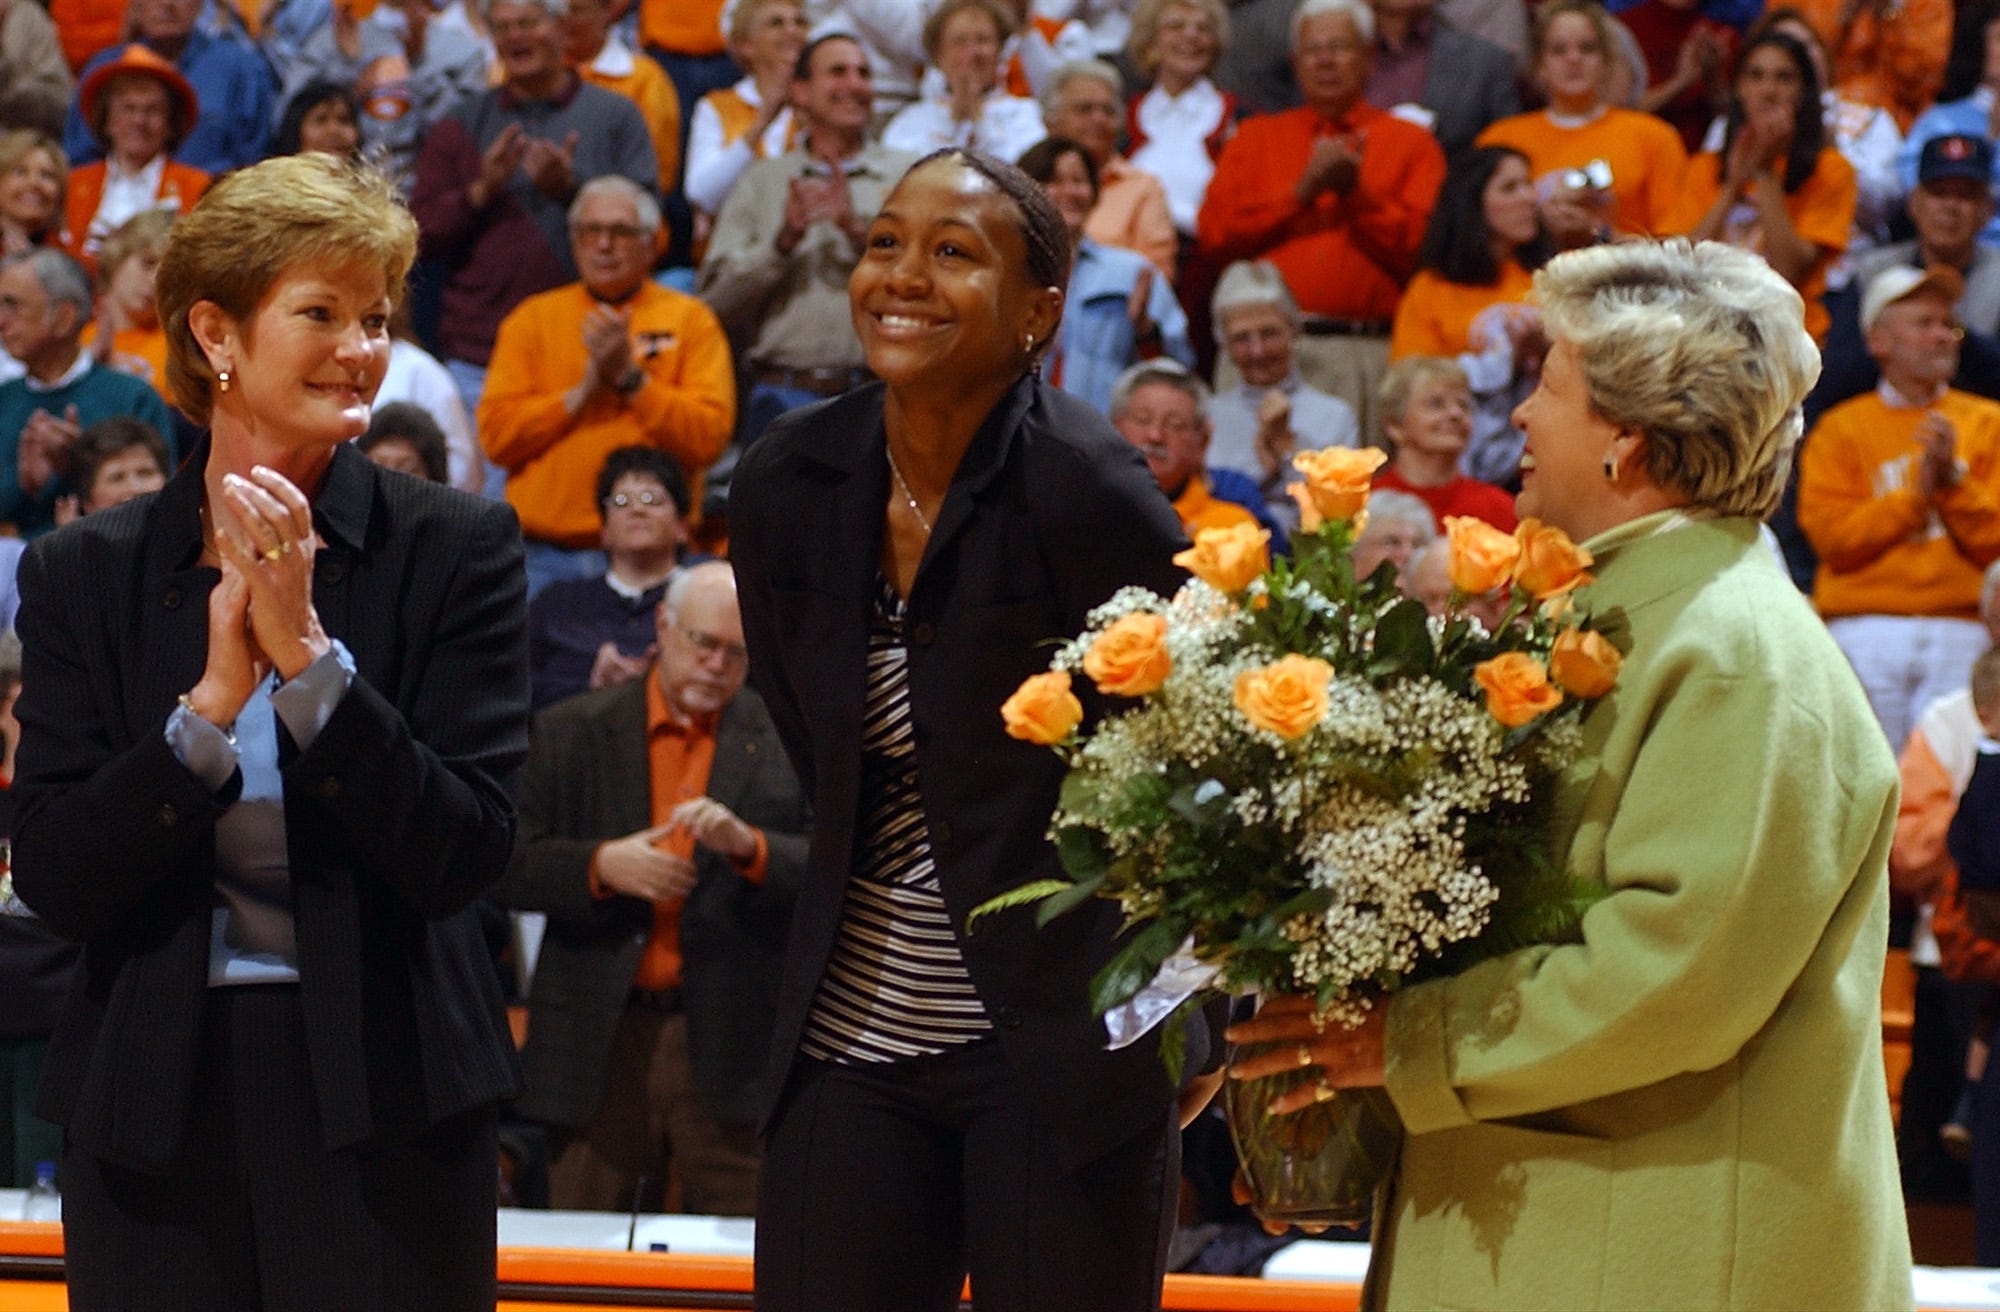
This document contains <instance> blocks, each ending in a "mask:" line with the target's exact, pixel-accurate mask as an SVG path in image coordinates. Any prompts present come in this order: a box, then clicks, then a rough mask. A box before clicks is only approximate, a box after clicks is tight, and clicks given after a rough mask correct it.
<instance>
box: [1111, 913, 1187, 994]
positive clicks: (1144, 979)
mask: <svg viewBox="0 0 2000 1312" xmlns="http://www.w3.org/2000/svg"><path fill="white" fill-rule="evenodd" d="M1185 937H1186V933H1185V932H1184V931H1183V930H1181V929H1180V928H1178V927H1177V926H1175V925H1173V924H1172V923H1170V922H1168V921H1165V920H1155V921H1154V922H1152V923H1151V924H1150V925H1147V926H1146V927H1145V928H1144V929H1142V930H1140V931H1139V932H1138V933H1137V934H1134V935H1133V936H1132V937H1131V939H1129V940H1128V941H1127V942H1126V944H1125V946H1124V947H1122V948H1120V949H1119V950H1118V952H1117V955H1115V956H1113V957H1112V958H1111V960H1109V961H1107V962H1105V963H1104V969H1102V970H1100V971H1098V972H1097V974H1096V975H1095V976H1094V977H1093V978H1092V979H1091V981H1090V1008H1091V1011H1092V1012H1093V1013H1095V1014H1096V1015H1099V1016H1102V1015H1103V1014H1104V1013H1105V1012H1107V1011H1110V1010H1111V1009H1112V1008H1113V1007H1116V1006H1118V1005H1120V1004H1121V1003H1125V1002H1130V1001H1131V1000H1132V995H1133V994H1135V993H1137V992H1138V991H1139V990H1140V989H1143V988H1145V987H1146V985H1148V984H1150V983H1152V982H1153V976H1155V975H1157V974H1159V973H1160V963H1161V962H1163V961H1165V960H1166V959H1167V958H1168V957H1169V956H1171V955H1173V951H1174V949H1175V948H1177V947H1179V946H1180V942H1181V939H1183V938H1185Z"/></svg>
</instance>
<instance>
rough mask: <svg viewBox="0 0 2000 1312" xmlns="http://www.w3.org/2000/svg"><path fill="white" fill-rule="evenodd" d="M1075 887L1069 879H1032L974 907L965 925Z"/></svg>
mask: <svg viewBox="0 0 2000 1312" xmlns="http://www.w3.org/2000/svg"><path fill="white" fill-rule="evenodd" d="M1075 887H1076V885H1074V884H1072V883H1070V882H1069V881H1068V880H1067V879H1036V880H1031V881H1029V882H1028V883H1025V884H1022V885H1021V886H1020V887H1019V888H1010V889H1008V890H1007V891H1006V892H1004V893H999V894H996V895H994V896H993V897H989V898H987V899H986V900H985V901H984V902H981V903H980V904H979V905H978V906H976V907H974V908H972V910H971V911H969V912H967V913H966V917H965V927H966V928H967V929H970V928H972V924H973V922H974V921H976V920H978V919H980V918H981V917H982V916H987V915H991V914H992V913H993V912H995V911H1006V910H1008V909H1009V908H1011V907H1024V906H1027V905H1029V904H1030V903H1033V902H1039V901H1041V900H1042V899H1043V898H1046V897H1054V896H1055V895H1056V894H1058V893H1065V892H1068V891H1069V890H1070V889H1072V888H1075Z"/></svg>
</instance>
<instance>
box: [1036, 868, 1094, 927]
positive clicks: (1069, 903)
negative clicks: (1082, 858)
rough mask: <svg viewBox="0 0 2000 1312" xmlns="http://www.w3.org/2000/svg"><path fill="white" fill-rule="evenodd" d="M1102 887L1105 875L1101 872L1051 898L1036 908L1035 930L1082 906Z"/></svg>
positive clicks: (1081, 880) (1080, 880)
mask: <svg viewBox="0 0 2000 1312" xmlns="http://www.w3.org/2000/svg"><path fill="white" fill-rule="evenodd" d="M1102 887H1104V873H1103V872H1102V871H1099V872H1098V873H1097V874H1095V875H1092V876H1091V877H1090V878H1088V879H1079V880H1078V881H1077V882H1076V883H1074V884H1071V885H1070V886H1069V887H1068V888H1066V889H1064V890H1062V891H1061V892H1060V893H1056V894H1054V895H1052V896H1050V897H1049V898H1047V899H1046V900H1045V901H1043V903H1042V904H1041V905H1040V906H1039V907H1036V908H1035V928H1036V929H1040V928H1042V927H1043V926H1045V925H1047V924H1048V923H1049V922H1050V921H1051V920H1054V919H1055V918H1056V917H1057V916H1060V915H1062V914H1063V913H1064V912H1066V911H1069V910H1071V909H1073V908H1075V907H1079V906H1082V905H1083V904H1084V903H1085V902H1088V901H1089V900H1090V899H1091V898H1092V897H1093V896H1095V894H1096V893H1097V890H1098V889H1100V888H1102Z"/></svg>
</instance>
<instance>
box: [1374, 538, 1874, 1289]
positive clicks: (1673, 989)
mask: <svg viewBox="0 0 2000 1312" xmlns="http://www.w3.org/2000/svg"><path fill="white" fill-rule="evenodd" d="M1586 545H1587V546H1588V547H1589V548H1590V549H1591V550H1592V551H1593V552H1594V553H1595V554H1596V557H1597V566H1596V573H1597V581H1596V582H1595V583H1594V584H1592V585H1590V586H1589V587H1588V588H1587V589H1585V591H1584V593H1583V594H1582V596H1581V598H1580V600H1581V602H1582V604H1583V606H1584V607H1585V609H1586V610H1587V611H1588V612H1589V613H1590V614H1591V615H1592V616H1593V617H1595V619H1596V620H1597V622H1598V623H1599V625H1600V626H1601V627H1602V628H1604V629H1605V630H1606V636H1607V637H1609V638H1610V639H1611V640H1612V641H1613V642H1614V643H1615V644H1616V645H1617V646H1618V647H1619V648H1620V649H1621V650H1622V651H1624V652H1625V653H1626V661H1625V665H1624V668H1623V670H1622V671H1621V672H1620V675H1619V679H1618V686H1617V687H1616V689H1615V690H1613V691H1612V692H1611V693H1610V694H1609V695H1608V696H1606V697H1605V698H1604V699H1603V700H1602V701H1600V702H1598V703H1597V704H1596V705H1594V706H1592V707H1591V708H1590V709H1589V710H1588V712H1587V713H1586V715H1585V717H1584V720H1583V732H1584V749H1583V752H1582V754H1581V756H1580V757H1579V759H1578V761H1577V763H1576V765H1575V766H1574V767H1573V768H1572V769H1571V770H1570V771H1569V773H1568V774H1567V776H1566V777H1565V778H1564V780H1563V782H1562V785H1561V787H1560V789H1559V791H1558V794H1557V799H1556V815H1555V820H1554V824H1555V826H1556V835H1557V843H1556V848H1555V850H1556V851H1557V852H1559V853H1561V852H1565V851H1566V852H1567V861H1568V866H1569V869H1570V870H1571V871H1572V872H1573V873H1574V874H1575V875H1577V876H1579V877H1581V878H1584V879H1589V880H1595V881H1600V882H1602V883H1603V884H1604V885H1605V886H1606V887H1607V888H1608V889H1609V893H1608V895H1607V896H1606V897H1605V898H1604V899H1603V900H1602V901H1600V902H1598V903H1597V904H1596V905H1594V906H1593V907H1592V908H1591V910H1590V911H1589V912H1588V913H1587V914H1586V916H1585V918H1584V921H1583V926H1582V935H1581V941H1580V942H1576V943H1567V944H1563V945H1560V946H1544V947H1537V948H1533V949H1529V950H1525V951H1522V952H1517V953H1514V954H1512V955H1510V956H1507V957H1503V958H1500V959H1497V960H1494V961H1490V962H1486V963H1484V964H1482V965H1480V966H1478V967H1475V968H1473V969H1472V970H1469V971H1467V972H1465V973H1464V974H1462V975H1458V976H1455V977H1453V978H1451V979H1445V980H1438V981H1434V982H1431V983H1427V984H1423V985H1420V986H1417V987H1415V988H1412V989H1410V990H1408V991H1407V992H1404V993H1402V994H1400V995H1398V996H1397V997H1396V998H1395V999H1394V1002H1393V1004H1392V1005H1391V1007H1390V1010H1389V1016H1388V1025H1387V1083H1388V1090H1389V1094H1390V1097H1391V1099H1392V1100H1393V1101H1394V1103H1395V1105H1396V1108H1397V1111H1398V1112H1399V1113H1400V1114H1401V1116H1402V1119H1403V1122H1404V1125H1405V1127H1406V1128H1407V1130H1408V1132H1409V1133H1408V1138H1407V1140H1406V1142H1405V1145H1404V1148H1403V1155H1402V1159H1401V1162H1400V1165H1399V1167H1398V1172H1397V1176H1396V1179H1395V1182H1394V1186H1393V1190H1392V1192H1391V1194H1390V1196H1389V1197H1388V1199H1387V1200H1386V1203H1385V1205H1384V1209H1383V1215H1382V1219H1381V1224H1380V1225H1379V1227H1378V1237H1377V1242H1376V1251H1375V1256H1374V1266H1373V1268H1372V1270H1371V1273H1370V1287H1369V1291H1368V1292H1369V1300H1370V1304H1371V1306H1374V1307H1388V1308H1423V1309H1431V1308H1538V1309H1539V1308H1813V1309H1839V1308H1856V1309H1882V1310H1885V1312H1887V1310H1893V1309H1898V1308H1907V1307H1909V1306H1911V1290H1910V1250H1909V1236H1908V1233H1907V1231H1906V1229H1905V1225H1904V1220H1903V1200H1902V1192H1901V1189H1900V1186H1899V1184H1898V1177H1897V1169H1896V1155H1895V1147H1894V1142H1893V1134H1892V1131H1891V1127H1890V1121H1889V1105H1888V1098H1887V1093H1886V1086H1885V1081H1884V1076H1883V1071H1882V1049H1881V1041H1882V1040H1881V1022H1880V989H1881V978H1882V960H1883V953H1884V947H1885V943H1886V938H1887V932H1888V882H1887V873H1886V863H1887V859H1888V851H1889V838H1890V830H1891V826H1892V824H1893V822H1894V820H1895V815H1896V767H1895V762H1894V760H1893V759H1892V757H1891V755H1890V752H1889V748H1888V744H1887V743H1886V742H1885V741H1884V739H1883V737H1882V731H1881V730H1880V729H1879V728H1878V727H1877V726H1876V722H1875V719H1874V717H1873V715H1872V714H1871V713H1870V712H1869V708H1868V703H1867V701H1866V699H1865V698H1864V697H1863V696H1862V693H1861V689H1860V686H1859V685H1858V684H1857V683H1856V681H1855V678H1854V675H1853V674H1852V672H1851V671H1850V670H1849V668H1848V666H1847V664H1846V662H1845V661H1844V660H1843V659H1842V657H1841V654H1840V652H1839V651H1838V650H1837V649H1836V648H1835V647H1834V645H1833V643H1832V641H1831V640H1830V639H1829V638H1828V637H1827V635H1826V631H1825V628H1824V626H1823V625H1822V624H1821V623H1820V621H1819V620H1818V619H1817V618H1816V617H1815V616H1814V615H1813V613H1812V611H1811V610H1810V609H1809V608H1808V607H1807V605H1806V603H1805V601H1804V599H1803V598H1802V597H1800V595H1799V594H1798V592H1797V591H1796V589H1794V588H1793V587H1792V585H1791V583H1790V582H1789V581H1788V580H1787V579H1786V578H1785V577H1784V575H1783V574H1782V573H1781V572H1780V571H1779V568H1778V566H1777V564H1776V562H1775V559H1774V558H1773V556H1772V554H1771V553H1770V552H1769V551H1768V550H1767V549H1766V548H1765V547H1764V546H1763V545H1762V544H1761V543H1760V542H1759V541H1758V534H1757V525H1756V524H1755V523H1754V522H1752V521H1750V520H1745V519H1709V520H1701V519H1689V518H1687V517H1684V516H1681V515H1678V514H1674V513H1665V514H1661V515H1654V516H1648V517H1647V518H1645V519H1642V520H1638V521H1635V522H1633V523H1631V524H1627V525H1623V526H1621V527H1620V528H1618V529H1615V530H1613V531H1611V532H1609V533H1606V534H1604V535H1602V536H1600V537H1599V538H1597V539H1595V540H1593V541H1592V542H1590V543H1588V544H1586Z"/></svg>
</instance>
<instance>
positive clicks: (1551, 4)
mask: <svg viewBox="0 0 2000 1312" xmlns="http://www.w3.org/2000/svg"><path fill="white" fill-rule="evenodd" d="M1564 14H1575V15H1576V16H1577V17H1578V18H1581V19H1582V20H1583V21H1584V22H1586V23H1589V24H1590V27H1591V30H1592V31H1594V32H1596V33H1597V51H1598V53H1599V54H1600V55H1602V56H1603V57H1604V74H1603V78H1602V80H1601V82H1600V85H1599V86H1598V88H1597V91H1598V94H1599V95H1607V94H1609V91H1610V83H1611V71H1612V66H1613V64H1614V63H1615V62H1616V61H1617V60H1619V59H1622V58H1624V51H1623V48H1622V47H1621V45H1620V43H1619V40H1618V34H1617V33H1616V32H1615V31H1613V30H1612V26H1611V25H1612V23H1613V22H1614V21H1615V20H1614V19H1613V18H1612V17H1611V15H1610V13H1608V12H1607V11H1606V10H1605V8H1604V6H1603V5H1600V4H1598V3H1597V2H1596V0H1548V3H1547V4H1544V5H1543V6H1542V7H1541V8H1540V9H1538V10H1536V11H1535V31H1534V37H1533V40H1532V41H1530V43H1529V44H1530V46H1531V47H1532V49H1531V50H1530V51H1529V62H1530V70H1529V71H1530V72H1532V73H1534V74H1535V78H1536V80H1537V82H1539V81H1540V77H1541V75H1540V73H1539V71H1537V70H1538V69H1539V66H1540V64H1541V62H1542V56H1543V54H1544V53H1545V48H1546V47H1547V45H1548V43H1549V33H1550V32H1551V31H1553V30H1554V29H1555V25H1556V20H1557V19H1558V18H1561V17H1562V16H1563V15H1564Z"/></svg>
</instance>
